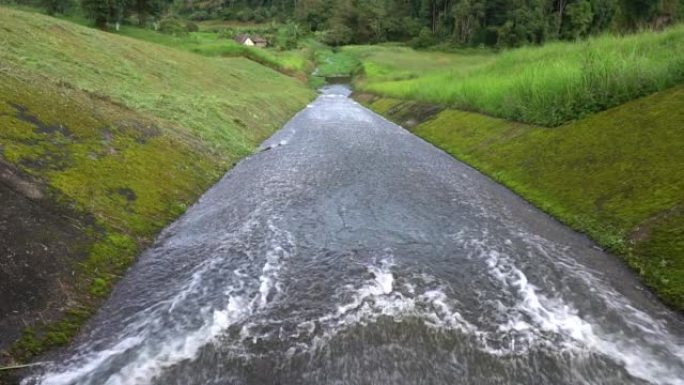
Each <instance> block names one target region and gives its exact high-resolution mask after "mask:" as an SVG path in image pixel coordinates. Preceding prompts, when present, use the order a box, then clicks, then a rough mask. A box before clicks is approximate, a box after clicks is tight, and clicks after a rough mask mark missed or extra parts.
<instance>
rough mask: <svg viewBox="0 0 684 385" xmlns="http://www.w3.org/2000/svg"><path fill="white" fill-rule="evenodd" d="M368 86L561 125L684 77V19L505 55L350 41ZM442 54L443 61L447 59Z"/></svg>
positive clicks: (360, 84)
mask: <svg viewBox="0 0 684 385" xmlns="http://www.w3.org/2000/svg"><path fill="white" fill-rule="evenodd" d="M343 51H344V52H348V53H350V54H355V55H357V56H358V57H360V58H361V60H362V62H363V69H364V73H365V79H364V80H361V81H360V82H358V83H357V86H358V87H359V88H361V89H363V90H367V91H371V92H375V93H379V94H383V95H388V96H392V97H396V98H404V99H416V100H422V101H427V102H435V103H440V104H448V105H451V106H454V107H457V108H460V109H464V110H470V111H479V112H483V113H486V114H489V115H493V116H497V117H501V118H506V119H510V120H516V121H524V122H528V123H534V124H540V125H545V126H557V125H559V124H561V123H564V122H566V121H569V120H572V119H577V118H580V117H583V116H586V115H588V114H591V113H594V112H598V111H603V110H605V109H607V108H610V107H613V106H617V105H620V104H622V103H625V102H628V101H630V100H633V99H636V98H638V97H641V96H646V95H649V94H651V93H653V92H656V91H659V90H664V89H666V88H668V87H672V86H674V85H677V84H680V83H682V82H684V26H677V27H673V28H670V29H668V30H666V31H663V32H643V33H639V34H634V35H627V36H611V35H605V36H601V37H596V38H590V39H588V40H585V41H581V42H574V43H569V42H556V43H549V44H547V45H545V46H543V47H524V48H519V49H514V50H509V51H506V52H503V53H500V54H498V55H493V54H487V53H486V52H479V51H477V52H474V53H473V52H462V53H460V54H453V55H449V54H441V53H423V52H421V53H418V52H415V51H412V50H410V49H407V48H400V47H374V48H373V49H372V50H369V49H365V48H364V47H348V48H344V49H343ZM440 60H441V61H440Z"/></svg>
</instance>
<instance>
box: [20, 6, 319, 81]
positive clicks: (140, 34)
mask: <svg viewBox="0 0 684 385" xmlns="http://www.w3.org/2000/svg"><path fill="white" fill-rule="evenodd" d="M8 7H11V8H12V9H15V10H20V11H25V12H30V13H40V14H45V13H46V10H45V9H43V8H40V7H33V6H22V5H16V4H12V5H9V6H8ZM56 17H57V18H59V19H62V20H66V21H70V22H73V23H75V24H80V25H83V26H86V27H93V22H92V20H90V19H88V18H86V17H85V16H84V15H83V14H82V12H80V11H78V10H74V11H72V12H70V13H69V14H66V15H61V14H59V15H56ZM133 22H134V21H133ZM198 26H199V28H200V30H199V31H197V32H188V33H185V34H177V35H173V34H165V33H161V32H157V31H154V30H152V29H148V28H141V27H138V26H137V25H131V24H125V25H122V26H121V28H120V30H119V31H115V30H110V31H109V32H111V33H114V34H117V35H122V36H128V37H132V38H135V39H139V40H144V41H147V42H150V43H155V44H161V45H165V46H168V47H172V48H177V49H182V50H185V51H189V52H193V53H197V54H200V55H204V56H209V57H245V58H248V59H250V60H253V61H255V62H257V63H259V64H263V65H265V66H268V67H271V68H272V69H275V70H276V71H279V72H283V73H285V74H288V75H292V76H297V77H299V78H301V79H306V78H307V77H308V75H309V74H310V73H311V71H312V70H313V62H312V60H311V58H310V56H311V55H310V52H309V51H308V50H307V49H294V50H286V51H283V50H278V49H274V48H267V49H263V48H256V47H248V46H244V45H241V44H238V43H237V42H235V41H234V40H233V38H232V35H230V34H228V33H226V31H232V32H234V33H242V32H245V33H251V32H252V31H257V33H261V31H263V32H269V31H271V30H273V29H274V28H276V26H274V25H271V24H253V23H252V24H246V23H234V22H224V21H221V20H208V21H205V22H200V23H199V24H198Z"/></svg>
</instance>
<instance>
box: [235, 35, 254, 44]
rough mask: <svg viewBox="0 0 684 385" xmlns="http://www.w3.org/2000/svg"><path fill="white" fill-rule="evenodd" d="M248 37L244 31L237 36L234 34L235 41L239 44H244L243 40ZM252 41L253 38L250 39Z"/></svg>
mask: <svg viewBox="0 0 684 385" xmlns="http://www.w3.org/2000/svg"><path fill="white" fill-rule="evenodd" d="M248 39H249V35H246V34H244V33H241V34H239V35H237V36H235V41H236V42H238V43H240V44H245V42H246V41H247V40H248ZM252 41H254V40H252Z"/></svg>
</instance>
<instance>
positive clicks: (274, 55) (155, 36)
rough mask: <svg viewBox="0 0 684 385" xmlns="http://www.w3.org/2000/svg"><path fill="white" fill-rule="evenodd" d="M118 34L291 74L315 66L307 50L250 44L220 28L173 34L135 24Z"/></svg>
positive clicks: (300, 74) (304, 72) (301, 74)
mask: <svg viewBox="0 0 684 385" xmlns="http://www.w3.org/2000/svg"><path fill="white" fill-rule="evenodd" d="M118 34H121V35H124V36H128V37H133V38H136V39H139V40H145V41H148V42H151V43H156V44H161V45H166V46H169V47H173V48H178V49H182V50H186V51H189V52H194V53H197V54H200V55H204V56H210V57H238V56H242V57H246V58H248V59H250V60H253V61H256V62H257V63H260V64H263V65H266V66H268V67H271V68H273V69H275V70H277V71H280V72H284V73H286V74H289V75H296V76H298V77H300V78H306V77H307V76H308V74H309V73H311V71H312V69H313V64H312V63H311V62H310V61H309V60H308V57H307V56H308V54H307V53H306V52H304V50H290V51H279V50H276V49H263V48H255V47H247V46H243V45H241V44H238V43H237V42H235V41H234V40H233V39H232V38H230V37H229V36H223V34H222V33H221V32H216V31H200V32H190V33H188V34H187V35H182V36H172V35H165V34H162V33H159V32H155V31H152V30H149V29H143V28H138V27H133V26H123V27H122V28H121V30H120V31H119V32H118Z"/></svg>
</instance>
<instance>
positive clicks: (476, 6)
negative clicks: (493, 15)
mask: <svg viewBox="0 0 684 385" xmlns="http://www.w3.org/2000/svg"><path fill="white" fill-rule="evenodd" d="M452 13H453V17H454V25H455V28H454V36H455V37H456V40H457V41H458V42H459V43H461V44H469V43H471V42H472V40H473V36H474V34H475V32H477V30H479V29H480V27H481V24H482V21H483V19H484V16H485V7H484V1H482V0H461V1H460V2H459V3H458V4H457V5H456V6H454V8H453V11H452Z"/></svg>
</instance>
